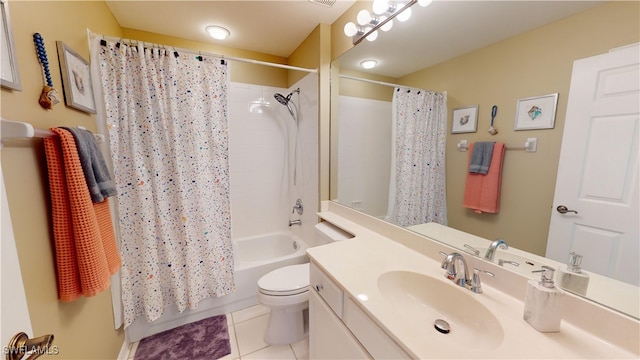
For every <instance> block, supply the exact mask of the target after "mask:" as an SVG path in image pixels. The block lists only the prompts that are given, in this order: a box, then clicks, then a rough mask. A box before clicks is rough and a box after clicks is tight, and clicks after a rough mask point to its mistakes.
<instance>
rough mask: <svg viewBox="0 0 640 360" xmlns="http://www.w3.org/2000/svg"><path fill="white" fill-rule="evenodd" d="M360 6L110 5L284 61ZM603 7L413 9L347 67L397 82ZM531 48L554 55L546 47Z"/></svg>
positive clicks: (451, 5)
mask: <svg viewBox="0 0 640 360" xmlns="http://www.w3.org/2000/svg"><path fill="white" fill-rule="evenodd" d="M354 2H355V0H338V1H336V3H335V4H334V5H333V6H332V7H326V6H323V5H318V4H315V3H312V2H310V1H308V0H285V1H273V0H261V1H243V0H235V1H106V3H107V6H108V7H109V8H110V9H111V11H112V13H113V15H114V16H115V18H116V20H117V21H118V23H119V24H120V25H121V26H122V27H125V28H131V29H137V30H144V31H149V32H154V33H158V34H164V35H169V36H175V37H180V38H185V39H190V40H195V41H200V42H208V43H213V44H217V45H221V46H227V47H232V48H236V49H243V50H249V51H255V52H260V53H265V54H271V55H276V56H281V57H289V55H291V53H292V52H293V51H294V50H295V49H296V48H297V47H298V46H299V45H300V44H301V43H302V41H304V39H305V38H306V37H307V36H308V35H309V34H310V33H311V32H312V31H313V29H315V28H316V27H317V25H318V24H320V23H325V24H332V23H333V22H334V21H335V20H336V19H337V18H339V17H340V16H341V15H342V14H343V13H344V12H345V11H346V10H347V9H349V8H350V7H351V6H352V5H353V4H354ZM602 2H603V1H580V0H572V1H524V0H512V1H480V0H467V1H458V0H435V1H434V2H433V3H432V4H431V5H429V6H428V7H425V8H423V7H421V6H419V5H414V6H413V7H412V12H413V14H412V16H411V18H410V19H409V20H408V21H407V22H404V23H400V22H398V21H395V23H394V26H393V28H392V29H391V30H390V31H389V32H385V33H380V34H379V36H378V39H377V40H376V41H375V42H368V41H363V42H362V43H361V44H359V45H358V46H356V47H355V48H353V49H351V50H349V51H348V52H347V54H345V55H343V56H342V57H341V66H343V67H349V68H351V67H357V65H358V64H359V63H360V61H361V60H363V59H367V58H375V59H378V60H379V67H378V68H376V69H375V70H374V71H372V72H375V73H377V74H380V75H385V76H389V77H393V78H397V77H400V76H403V75H405V74H408V73H411V72H414V71H416V70H419V69H422V68H425V67H428V66H430V65H434V64H437V63H439V62H442V61H445V60H448V59H451V58H454V57H456V56H459V55H462V54H464V53H467V52H470V51H473V50H475V49H478V48H481V47H485V46H487V45H490V44H492V43H495V42H497V41H500V40H504V39H506V38H509V37H511V36H514V35H516V34H519V33H522V32H525V31H528V30H531V29H533V28H536V27H539V26H542V25H545V24H547V23H550V22H553V21H557V20H559V19H562V18H564V17H567V16H570V15H573V14H575V13H578V12H580V11H584V10H586V9H588V8H590V7H593V6H595V5H598V4H600V3H602ZM354 20H355V19H354ZM208 25H220V26H223V27H226V28H227V29H229V30H230V31H231V37H230V38H228V39H227V40H225V41H220V40H214V39H212V38H210V37H209V36H208V35H207V34H206V32H205V30H204V28H205V27H206V26H208ZM532 45H534V46H541V51H547V50H548V49H544V44H532ZM381 49H382V50H381ZM551 51H553V49H551ZM383 54H387V55H393V56H387V57H386V58H383V57H382V55H383Z"/></svg>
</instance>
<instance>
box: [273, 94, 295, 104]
mask: <svg viewBox="0 0 640 360" xmlns="http://www.w3.org/2000/svg"><path fill="white" fill-rule="evenodd" d="M291 94H293V93H289V95H288V96H287V97H285V96H284V95H282V94H278V93H275V94H273V97H274V98H276V100H278V102H279V103H280V104H282V105H285V106H286V105H288V104H289V100H291Z"/></svg>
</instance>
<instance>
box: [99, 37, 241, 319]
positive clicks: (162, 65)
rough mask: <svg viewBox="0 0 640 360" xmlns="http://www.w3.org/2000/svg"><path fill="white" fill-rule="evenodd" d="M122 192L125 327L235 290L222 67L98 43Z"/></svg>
mask: <svg viewBox="0 0 640 360" xmlns="http://www.w3.org/2000/svg"><path fill="white" fill-rule="evenodd" d="M95 41H99V42H100V46H99V50H98V59H97V61H99V69H100V81H101V85H102V88H101V90H102V91H101V92H102V93H103V97H104V108H105V113H106V122H107V128H108V130H109V145H110V151H111V157H112V160H113V166H114V175H115V180H116V182H117V190H118V199H117V200H118V201H117V203H118V212H119V224H118V225H119V226H118V228H119V235H120V252H121V256H122V260H123V266H122V270H121V278H122V303H123V309H124V325H125V327H127V326H128V325H130V324H131V323H132V322H133V320H135V319H136V318H137V317H139V316H142V315H144V316H146V319H147V320H148V321H154V320H156V319H158V318H159V317H160V316H161V315H162V314H163V311H164V309H165V308H166V307H169V306H172V305H175V306H177V308H178V310H179V311H181V312H182V311H183V310H184V309H187V308H189V309H193V308H196V307H197V306H198V302H199V301H201V300H203V299H205V298H208V297H220V296H223V295H226V294H229V293H230V292H232V291H235V284H234V281H233V263H234V261H233V253H232V244H231V208H230V200H229V161H228V126H227V90H228V86H229V76H228V69H227V66H226V65H224V64H222V63H221V60H220V59H218V58H213V57H207V56H194V55H192V54H183V53H180V54H178V53H177V52H173V51H168V50H165V49H145V48H143V47H141V46H127V45H124V44H117V43H114V42H109V41H105V40H101V39H96V40H95Z"/></svg>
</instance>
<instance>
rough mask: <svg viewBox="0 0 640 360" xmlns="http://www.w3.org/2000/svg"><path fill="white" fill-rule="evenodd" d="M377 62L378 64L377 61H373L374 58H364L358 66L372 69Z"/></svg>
mask: <svg viewBox="0 0 640 360" xmlns="http://www.w3.org/2000/svg"><path fill="white" fill-rule="evenodd" d="M377 64H378V62H377V61H375V60H364V61H362V62H360V66H361V67H362V68H363V69H367V70H368V69H373V68H374V67H376V65H377Z"/></svg>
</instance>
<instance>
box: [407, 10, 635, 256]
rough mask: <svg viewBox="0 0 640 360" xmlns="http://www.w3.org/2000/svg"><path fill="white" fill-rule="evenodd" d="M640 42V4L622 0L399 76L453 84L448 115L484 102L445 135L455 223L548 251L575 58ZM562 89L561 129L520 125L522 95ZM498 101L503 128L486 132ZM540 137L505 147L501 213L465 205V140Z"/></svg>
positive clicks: (429, 84)
mask: <svg viewBox="0 0 640 360" xmlns="http://www.w3.org/2000/svg"><path fill="white" fill-rule="evenodd" d="M638 41H640V3H639V2H635V1H634V2H616V3H608V4H605V5H601V6H599V7H596V8H593V9H591V10H588V11H586V12H583V13H581V14H577V15H574V16H572V17H569V18H566V19H563V20H561V21H558V22H555V23H553V24H550V25H547V26H544V27H541V28H538V29H535V30H533V31H529V32H527V33H524V34H522V35H519V36H516V37H513V38H511V39H507V40H505V41H502V42H499V43H497V44H494V45H491V46H487V47H485V48H482V49H480V50H478V51H474V52H472V53H469V54H467V55H464V56H460V57H458V58H456V59H453V60H450V61H447V62H444V63H442V64H439V65H436V66H433V67H430V68H427V69H425V70H422V71H419V72H417V73H415V74H412V75H409V76H406V77H404V78H401V79H398V82H400V83H402V84H407V85H409V86H415V87H422V88H427V89H432V90H438V91H445V90H446V91H447V93H448V107H449V118H450V117H451V115H450V114H451V110H452V109H454V108H457V107H462V106H468V105H474V104H479V106H480V107H479V117H478V131H477V132H476V133H468V134H455V135H453V134H450V129H451V122H450V121H451V120H449V125H448V131H449V134H448V136H447V159H446V161H447V208H448V219H449V225H450V226H452V227H454V228H457V229H460V230H463V231H466V232H470V233H473V234H477V235H479V236H482V237H485V238H488V239H495V238H498V237H500V238H504V239H506V240H507V241H508V243H509V245H511V246H514V247H516V248H520V249H523V250H525V251H529V252H533V253H536V254H540V255H544V253H545V249H546V240H547V235H548V228H549V219H550V212H551V209H552V205H553V204H552V202H553V194H554V188H555V178H556V173H557V166H558V159H559V153H560V146H561V141H562V131H563V128H564V120H565V119H564V116H565V112H566V109H567V98H568V94H569V84H570V79H571V69H572V64H573V61H574V60H577V59H581V58H585V57H589V56H594V55H597V54H601V53H605V52H607V51H609V49H612V48H615V47H619V46H623V45H626V44H630V43H635V42H638ZM550 93H559V101H558V108H557V114H556V121H555V128H554V129H551V130H535V131H514V130H513V127H514V114H515V112H516V101H517V100H518V99H521V98H527V97H532V96H538V95H545V94H550ZM493 105H497V106H498V115H497V117H496V120H495V124H496V127H497V128H498V130H499V133H498V135H496V136H491V135H489V134H488V133H487V129H488V128H489V122H490V119H491V107H492V106H493ZM527 137H537V138H538V152H536V153H526V152H524V151H515V150H514V151H507V153H506V156H505V160H504V172H503V177H502V184H503V185H502V197H501V206H500V212H499V213H498V214H495V215H494V214H476V213H474V212H472V211H470V210H468V209H464V208H463V207H462V198H463V191H464V181H465V173H466V166H467V156H468V153H463V152H459V151H457V150H456V144H457V143H458V141H459V140H461V139H467V140H469V142H475V141H502V142H505V143H506V144H507V145H512V146H519V145H522V144H523V143H524V141H525V139H526V138H527Z"/></svg>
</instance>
